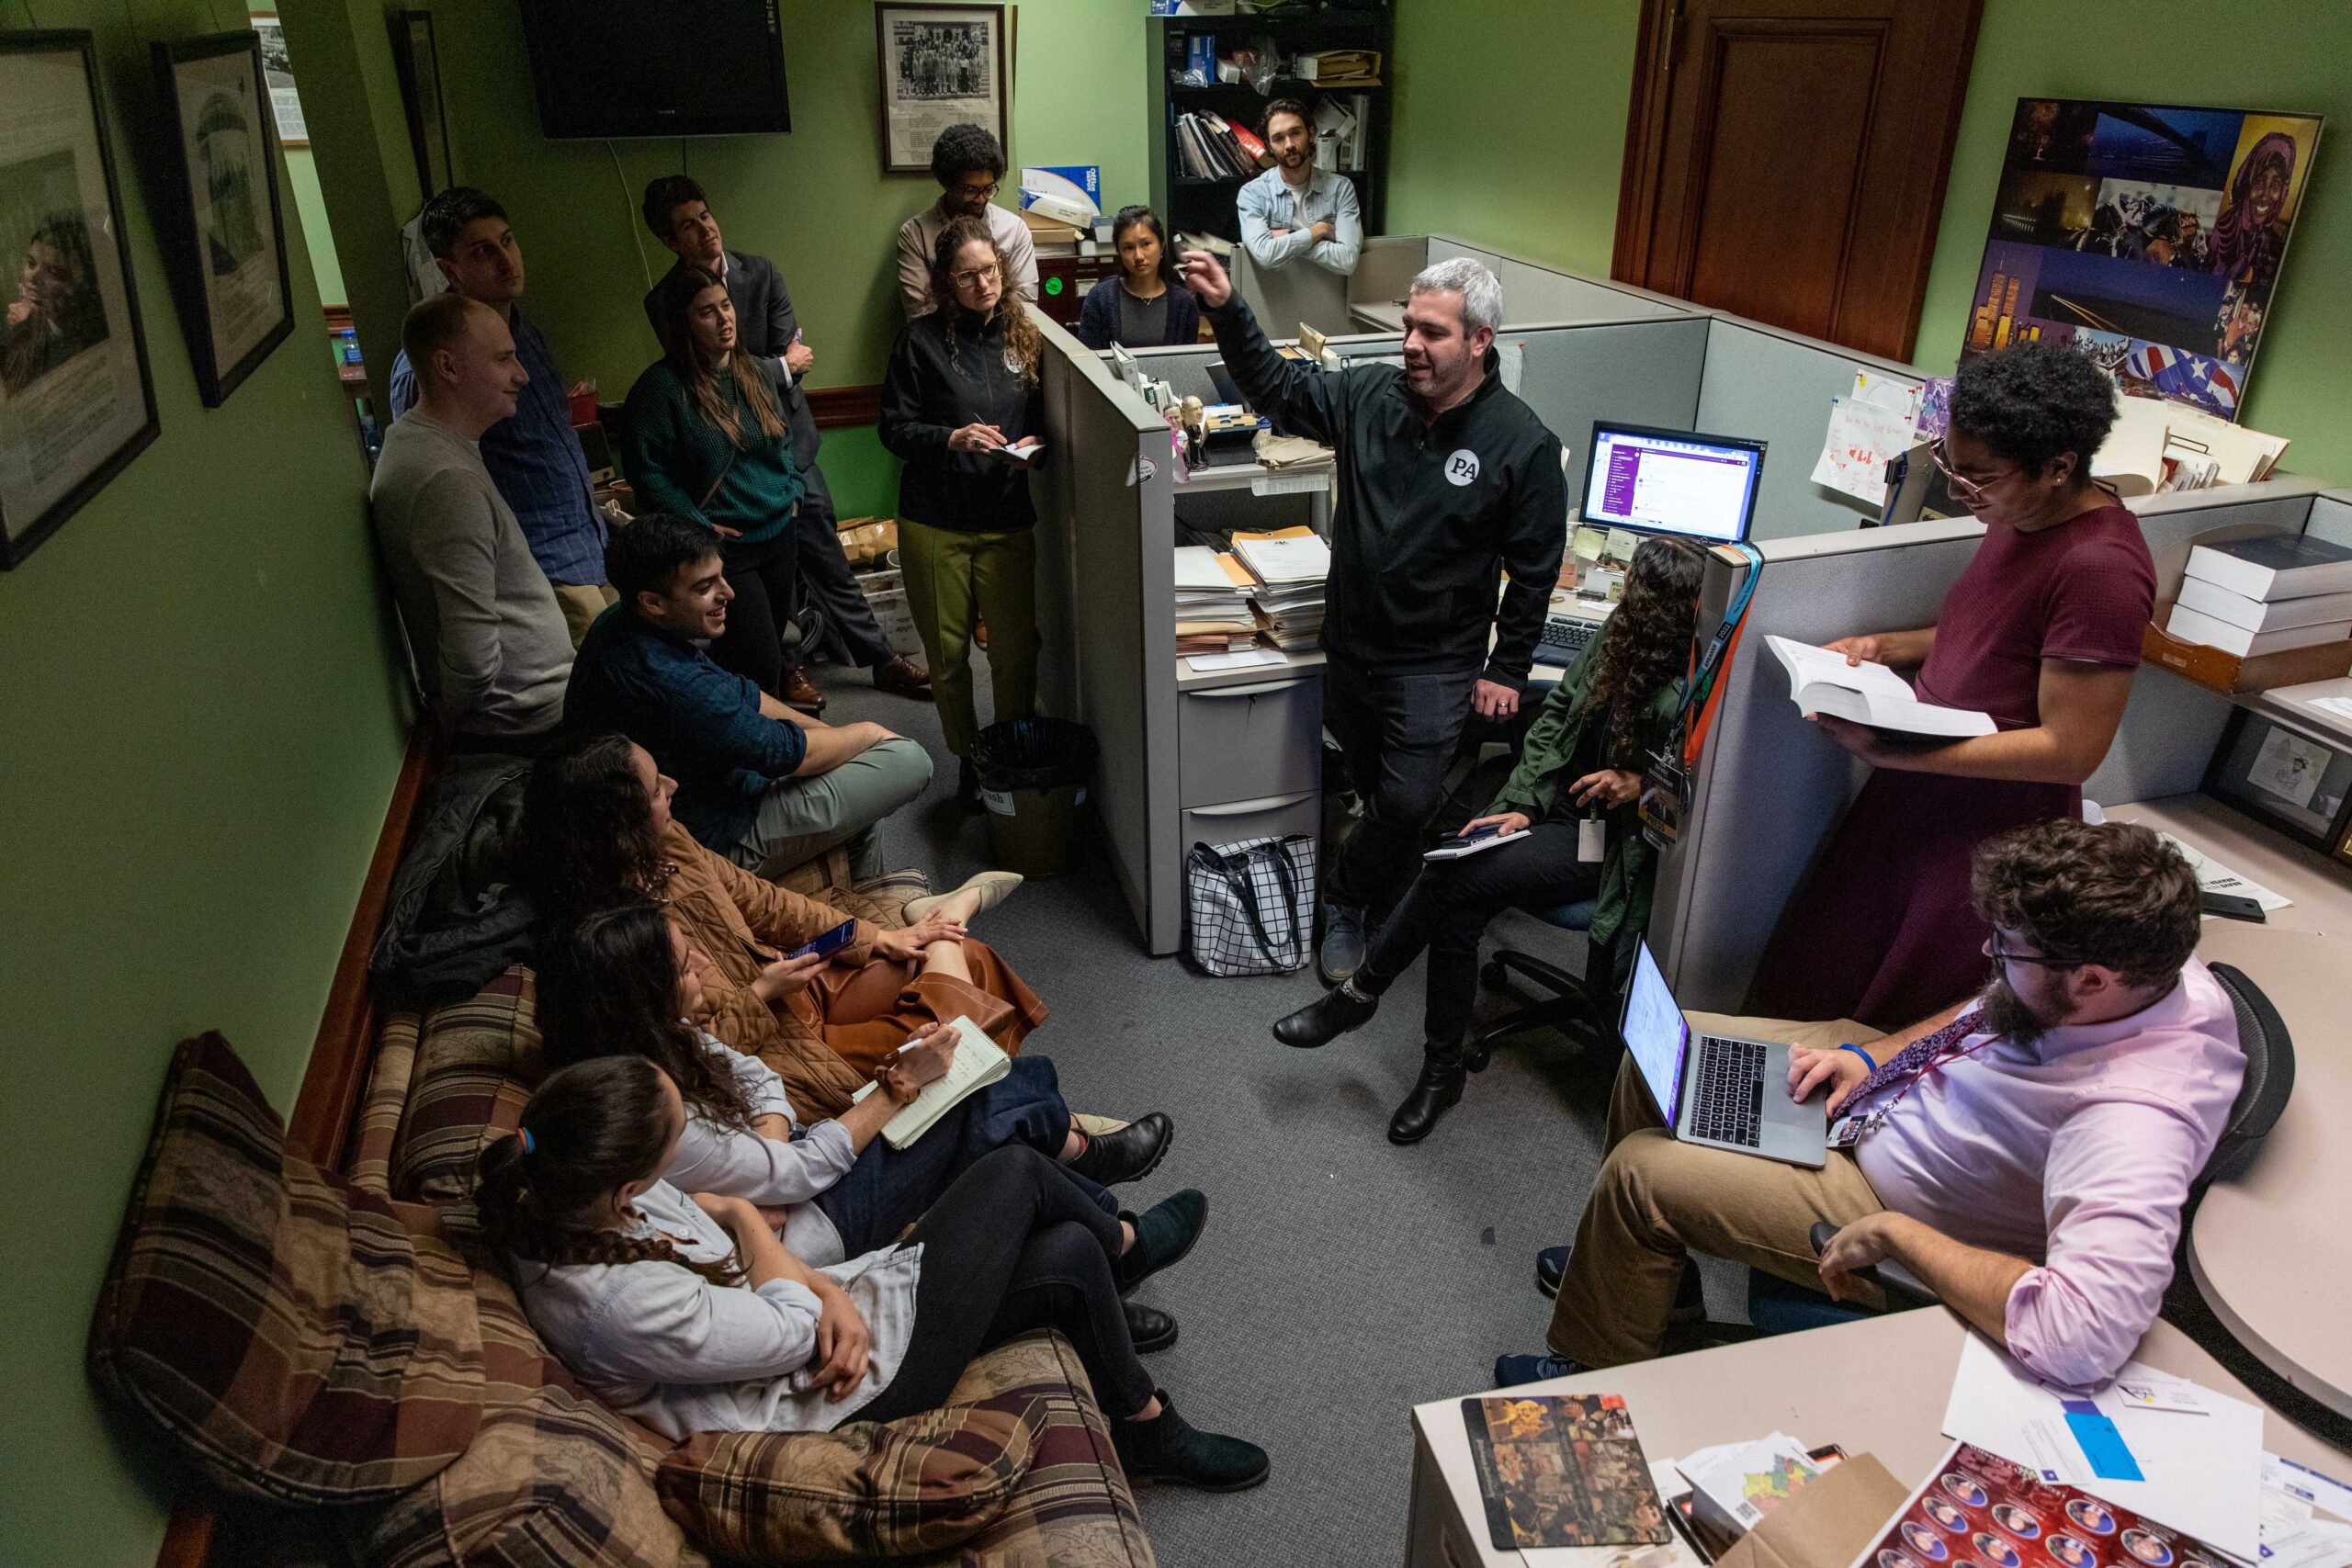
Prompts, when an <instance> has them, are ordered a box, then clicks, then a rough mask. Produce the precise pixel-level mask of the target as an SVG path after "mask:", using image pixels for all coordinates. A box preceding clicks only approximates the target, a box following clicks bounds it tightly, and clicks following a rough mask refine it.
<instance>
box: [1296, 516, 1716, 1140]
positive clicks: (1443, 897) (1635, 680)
mask: <svg viewBox="0 0 2352 1568" xmlns="http://www.w3.org/2000/svg"><path fill="white" fill-rule="evenodd" d="M1705 564H1706V557H1705V555H1704V554H1703V552H1702V551H1701V549H1700V548H1699V547H1697V546H1695V545H1693V544H1691V543H1690V542H1689V541H1688V540H1683V539H1676V538H1654V539H1645V540H1644V541H1643V542H1642V544H1641V547H1639V548H1637V549H1636V550H1634V559H1633V563H1632V565H1631V566H1630V567H1629V568H1628V569H1627V570H1626V573H1625V597H1624V601H1623V603H1622V604H1619V605H1618V606H1617V609H1616V611H1615V612H1614V613H1613V614H1611V615H1610V617H1609V621H1608V625H1607V626H1606V627H1605V629H1604V630H1603V631H1602V632H1601V635H1600V636H1599V637H1595V638H1594V639H1593V640H1592V641H1591V642H1590V643H1589V644H1587V645H1586V647H1585V650H1584V652H1583V653H1581V654H1580V655H1578V656H1577V661H1576V663H1574V664H1573V665H1571V666H1569V668H1568V671H1567V672H1566V674H1565V675H1563V676H1561V678H1560V683H1559V684H1558V685H1557V686H1555V687H1554V688H1553V690H1552V694H1551V695H1550V696H1548V697H1546V698H1545V699H1544V706H1543V708H1542V710H1541V711H1540V712H1538V713H1537V714H1536V716H1535V719H1534V722H1533V723H1532V724H1531V725H1530V726H1529V727H1528V730H1527V738H1526V739H1525V740H1523V741H1522V742H1521V745H1520V753H1519V765H1518V766H1517V767H1516V768H1514V769H1513V770H1512V771H1511V775H1510V779H1509V780H1508V781H1507V782H1506V783H1505V784H1503V787H1502V789H1501V790H1500V791H1499V792H1498V793H1497V795H1495V798H1494V803H1493V804H1492V805H1490V806H1488V807H1487V815H1486V816H1484V817H1479V818H1475V819H1473V820H1472V821H1470V822H1468V823H1466V824H1464V827H1463V829H1462V831H1463V833H1464V835H1467V834H1468V833H1470V832H1471V831H1472V830H1473V829H1480V828H1493V829H1497V830H1498V831H1500V832H1504V833H1516V832H1521V831H1524V832H1525V833H1526V834H1527V837H1525V838H1524V839H1518V840H1513V841H1511V842H1510V843H1507V844H1504V845H1501V846H1500V847H1498V848H1496V849H1490V850H1484V851H1481V852H1478V853H1476V854H1474V855H1468V856H1465V857H1464V858H1463V859H1460V860H1446V861H1431V862H1426V863H1423V865H1422V867H1421V870H1420V874H1419V875H1417V876H1415V877H1414V879H1413V884H1412V886H1411V887H1409V888H1408V889H1407V891H1406V894H1405V897H1404V899H1403V901H1402V902H1401V903H1399V904H1398V905H1397V910H1396V913H1394V914H1393V915H1391V916H1390V917H1389V918H1388V920H1387V922H1386V923H1385V924H1384V925H1383V926H1382V927H1381V928H1380V932H1379V934H1378V935H1377V936H1376V937H1374V939H1373V942H1372V947H1371V950H1370V951H1369V952H1368V953H1366V954H1365V956H1364V963H1363V967H1362V968H1360V969H1358V970H1357V971H1356V972H1355V974H1354V975H1353V976H1351V977H1350V978H1348V979H1346V980H1344V981H1342V982H1340V984H1339V985H1337V986H1335V987H1332V988H1331V989H1330V990H1329V991H1328V992H1326V993H1324V995H1323V997H1322V998H1321V999H1320V1000H1317V1001H1315V1002H1311V1003H1309V1004H1308V1005H1307V1006H1306V1007H1304V1008H1301V1009H1300V1010H1298V1011H1296V1012H1295V1013H1292V1014H1290V1015H1289V1016H1288V1017H1286V1018H1284V1019H1283V1020H1282V1021H1280V1022H1278V1023H1276V1024H1275V1025H1274V1038H1275V1039H1277V1040H1280V1041H1281V1042H1282V1043H1283V1044H1285V1045H1299V1046H1313V1045H1321V1044H1325V1043H1329V1041H1331V1040H1333V1039H1335V1038H1336V1037H1338V1036H1339V1035H1340V1034H1343V1033H1345V1032H1347V1031H1349V1030H1351V1029H1355V1028H1358V1027H1360V1026H1361V1025H1363V1023H1365V1022H1367V1021H1370V1020H1371V1018H1372V1015H1373V1013H1374V1010H1377V1009H1378V1007H1379V1005H1380V995H1381V993H1382V992H1384V991H1385V990H1386V989H1387V988H1388V987H1390V986H1392V985H1394V984H1395V983H1396V981H1397V976H1399V975H1401V974H1403V973H1404V972H1405V969H1406V968H1407V966H1408V965H1409V964H1411V963H1412V962H1413V960H1414V959H1415V958H1417V957H1419V955H1420V952H1421V950H1422V949H1423V948H1427V949H1429V953H1430V973H1429V987H1428V999H1427V1002H1426V1004H1425V1011H1424V1020H1425V1023H1426V1027H1427V1029H1428V1036H1427V1043H1426V1044H1425V1045H1424V1046H1423V1050H1424V1052H1425V1053H1426V1056H1427V1059H1426V1061H1425V1062H1424V1063H1423V1065H1422V1067H1421V1077H1420V1082H1419V1083H1418V1084H1416V1085H1415V1086H1414V1089H1413V1092H1412V1094H1411V1095H1410V1096H1408V1098H1407V1099H1406V1100H1405V1103H1404V1104H1403V1105H1401V1106H1399V1107H1398V1108H1397V1114H1396V1116H1395V1117H1394V1118H1393V1119H1392V1120H1391V1121H1390V1122H1389V1123H1388V1137H1389V1140H1390V1141H1391V1142H1392V1143H1399V1144H1412V1143H1419V1141H1420V1140H1421V1139H1423V1138H1425V1137H1427V1136H1429V1134H1430V1131H1431V1130H1432V1129H1434V1128H1435V1127H1436V1125H1437V1121H1438V1118H1439V1117H1440V1116H1442V1115H1443V1114H1444V1112H1445V1111H1446V1109H1447V1108H1448V1107H1449V1106H1451V1105H1453V1103H1454V1102H1455V1101H1456V1100H1460V1099H1461V1098H1462V1086H1463V1082H1464V1074H1465V1072H1466V1070H1467V1069H1466V1066H1465V1064H1464V1059H1463V1055H1462V1043H1463V1036H1464V1032H1466V1031H1467V1030H1468V1028H1469V1024H1470V1009H1471V1006H1472V1004H1473V1003H1474V1002H1475V1001H1476V999H1477V994H1478V938H1479V935H1480V933H1482V932H1483V931H1486V929H1487V922H1488V921H1490V920H1492V919H1494V918H1495V917H1496V916H1497V915H1498V914H1500V913H1501V912H1502V911H1503V910H1505V909H1507V908H1520V909H1529V910H1533V911H1536V912H1539V913H1540V912H1542V911H1544V910H1549V909H1556V908H1560V907H1561V906H1563V905H1566V904H1575V903H1578V902H1581V901H1582V900H1584V899H1588V898H1591V899H1597V900H1598V901H1599V905H1600V908H1598V909H1597V910H1596V911H1595V913H1594V915H1593V918H1592V925H1591V927H1590V929H1589V931H1587V932H1586V936H1587V938H1588V940H1589V941H1591V942H1594V943H1595V944H1600V943H1605V942H1610V941H1611V940H1613V939H1614V938H1615V937H1616V936H1617V935H1618V933H1619V932H1621V931H1639V930H1641V929H1642V928H1643V927H1644V926H1645V925H1646V924H1648V922H1649V909H1650V883H1651V877H1652V874H1653V873H1654V870H1655V867H1654V866H1653V864H1652V860H1651V855H1650V848H1649V844H1648V842H1647V841H1646V840H1644V839H1643V837H1642V830H1641V823H1640V819H1639V814H1638V812H1637V811H1636V809H1635V803H1636V802H1638V801H1639V800H1640V799H1641V795H1642V772H1643V769H1644V768H1645V767H1646V766H1647V765H1648V762H1649V758H1650V755H1651V754H1652V753H1653V752H1655V751H1656V750H1658V749H1659V747H1661V746H1662V745H1664V744H1665V743H1666V742H1667V740H1668V737H1669V734H1670V732H1671V731H1672V729H1673V728H1674V721H1675V716H1676V715H1677V714H1678V713H1679V712H1680V710H1681V703H1682V692H1683V684H1684V677H1685V676H1686V675H1687V673H1688V671H1689V670H1690V660H1691V637H1692V635H1693V632H1694V629H1695V627H1696V626H1697V623H1698V611H1699V579H1700V574H1701V572H1702V570H1703V569H1704V566H1705ZM1595 835H1597V836H1599V837H1600V840H1602V847H1601V848H1600V852H1599V853H1598V854H1594V853H1591V852H1590V850H1589V847H1588V840H1589V837H1591V836H1595ZM1482 1065H1483V1064H1482Z"/></svg>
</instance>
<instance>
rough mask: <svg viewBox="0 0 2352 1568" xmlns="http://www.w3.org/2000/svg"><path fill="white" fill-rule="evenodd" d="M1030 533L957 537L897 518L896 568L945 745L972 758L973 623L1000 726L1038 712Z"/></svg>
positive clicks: (1033, 551)
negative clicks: (983, 631)
mask: <svg viewBox="0 0 2352 1568" xmlns="http://www.w3.org/2000/svg"><path fill="white" fill-rule="evenodd" d="M899 570H900V571H901V572H902V573H903V574H904V578H905V581H906V585H907V612H908V614H909V615H912V616H913V617H914V623H915V632H916V635H918V636H920V637H922V650H923V654H924V656H925V657H926V658H927V659H928V660H929V661H930V664H931V690H932V694H933V696H935V697H936V698H937V699H938V702H939V728H940V732H941V734H942V735H943V736H944V738H945V739H946V741H947V749H948V750H950V751H953V752H954V753H956V756H958V757H967V756H969V755H971V750H972V738H973V737H974V736H976V735H978V733H979V728H980V724H979V718H978V715H977V714H976V713H975V712H974V711H973V707H972V626H973V622H974V620H975V618H976V617H977V619H978V620H980V621H984V622H986V623H987V624H988V628H989V689H990V691H991V693H992V694H993V695H994V696H995V698H996V717H997V721H998V722H999V723H1002V722H1003V721H1005V720H1007V719H1014V718H1027V717H1028V716H1031V715H1032V714H1034V713H1035V712H1036V711H1037V590H1036V571H1037V545H1036V539H1035V529H1032V528H1015V529H1012V530H1009V531H1007V532H1004V533H1001V534H959V533H956V531H954V530H953V529H948V528H933V527H929V526H926V525H923V524H921V523H913V522H909V521H907V520H905V519H903V518H901V519H900V520H899Z"/></svg>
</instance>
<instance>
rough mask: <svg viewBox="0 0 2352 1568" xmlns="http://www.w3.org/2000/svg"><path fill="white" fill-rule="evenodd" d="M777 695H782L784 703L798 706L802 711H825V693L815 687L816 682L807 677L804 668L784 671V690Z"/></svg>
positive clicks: (807, 674) (807, 673)
mask: <svg viewBox="0 0 2352 1568" xmlns="http://www.w3.org/2000/svg"><path fill="white" fill-rule="evenodd" d="M778 695H780V696H782V697H783V699H784V701H785V704H786V705H787V706H790V707H796V708H798V709H799V710H800V711H801V712H803V713H812V714H814V713H822V712H824V711H825V694H824V693H822V692H820V691H819V690H818V689H817V682H814V681H811V680H810V679H809V672H808V671H806V670H787V671H785V675H784V690H783V691H782V692H781V693H779V694H778Z"/></svg>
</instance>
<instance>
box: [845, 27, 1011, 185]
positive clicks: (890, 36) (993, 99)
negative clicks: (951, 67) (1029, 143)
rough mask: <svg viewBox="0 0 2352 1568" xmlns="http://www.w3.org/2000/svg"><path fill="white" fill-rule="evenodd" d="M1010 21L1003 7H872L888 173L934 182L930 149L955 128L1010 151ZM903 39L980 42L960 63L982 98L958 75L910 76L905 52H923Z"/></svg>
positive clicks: (878, 111) (884, 160)
mask: <svg viewBox="0 0 2352 1568" xmlns="http://www.w3.org/2000/svg"><path fill="white" fill-rule="evenodd" d="M1012 14H1013V8H1012V6H1009V5H1005V4H1002V3H1001V0H929V3H927V4H926V3H922V0H876V5H875V7H874V73H875V77H876V83H877V84H878V86H879V89H880V96H879V101H878V103H877V104H876V114H877V115H878V116H879V117H880V132H881V138H882V172H883V173H884V174H886V175H913V174H928V173H929V172H930V171H931V146H932V142H933V140H934V139H935V138H936V137H937V136H938V134H939V132H940V131H942V130H944V129H946V127H947V126H948V125H949V124H950V123H952V122H955V121H969V122H971V123H973V124H977V125H984V126H986V127H987V128H988V129H989V130H990V131H992V132H994V133H995V136H996V143H997V145H998V146H999V147H1001V148H1003V149H1006V150H1007V152H1008V154H1009V152H1010V150H1011V148H1012V60H1013V51H1012ZM902 33H904V34H924V33H939V34H944V35H955V38H956V43H957V44H959V45H970V44H973V43H975V42H977V48H975V49H971V50H969V51H968V55H969V57H968V59H966V60H964V61H963V62H962V68H963V70H964V71H966V72H967V73H974V74H978V75H980V76H981V77H982V79H981V80H979V81H978V82H976V83H974V84H972V85H973V86H977V88H978V90H977V91H972V90H969V89H968V88H967V87H965V86H960V85H957V84H956V82H955V81H954V80H953V79H952V73H950V74H948V75H943V76H942V77H941V78H940V79H938V80H936V81H932V80H921V79H917V78H915V77H910V76H909V75H908V74H907V72H906V70H905V69H904V68H903V67H904V60H903V53H904V51H905V50H907V49H910V48H919V47H921V46H920V45H919V44H918V43H916V42H914V41H912V40H911V39H909V38H907V37H902V36H901V35H902Z"/></svg>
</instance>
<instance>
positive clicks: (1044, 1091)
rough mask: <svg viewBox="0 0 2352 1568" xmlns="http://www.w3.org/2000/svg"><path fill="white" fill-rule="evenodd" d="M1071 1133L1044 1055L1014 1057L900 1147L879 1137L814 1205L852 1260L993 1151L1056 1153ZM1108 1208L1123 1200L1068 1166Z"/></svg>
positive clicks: (917, 1215)
mask: <svg viewBox="0 0 2352 1568" xmlns="http://www.w3.org/2000/svg"><path fill="white" fill-rule="evenodd" d="M1068 1137H1069V1105H1068V1104H1066V1103H1065V1102H1064V1101H1063V1100H1062V1096H1061V1090H1060V1089H1058V1088H1057V1086H1056V1083H1055V1079H1054V1065H1053V1063H1051V1062H1049V1061H1047V1060H1046V1058H1045V1057H1043V1056H1015V1057H1014V1058H1013V1059H1012V1072H1010V1073H1008V1074H1006V1075H1005V1076H1004V1077H1002V1078H1001V1079H999V1080H998V1081H997V1082H995V1083H992V1084H990V1085H989V1087H988V1088H986V1089H982V1090H980V1091H979V1092H978V1094H975V1095H973V1096H972V1097H971V1098H970V1099H968V1100H965V1101H964V1102H963V1103H962V1104H961V1105H958V1106H957V1107H956V1109H955V1110H954V1111H950V1112H948V1114H947V1116H946V1117H945V1119H944V1120H943V1121H942V1122H940V1123H939V1124H938V1125H937V1126H935V1127H933V1128H932V1129H931V1131H930V1132H928V1133H925V1134H923V1135H922V1137H920V1138H917V1139H916V1140H915V1141H914V1142H913V1143H912V1144H910V1145H908V1146H907V1147H905V1148H903V1149H894V1148H892V1147H891V1146H890V1145H889V1144H888V1142H887V1141H885V1140H884V1139H881V1138H876V1139H875V1140H874V1141H873V1142H871V1143H869V1144H867V1145H865V1148H863V1149H861V1150H859V1151H858V1156H857V1163H856V1164H855V1165H854V1166H852V1167H850V1168H849V1174H848V1175H847V1176H844V1177H842V1179H840V1180H839V1181H837V1182H835V1183H833V1185H832V1186H831V1187H829V1188H827V1189H825V1190H824V1191H822V1192H820V1193H818V1194H817V1198H816V1203H817V1207H818V1208H819V1209H820V1210H822V1211H823V1212H824V1215H825V1217H826V1218H827V1219H829V1220H831V1221H832V1222H833V1228H834V1229H835V1230H837V1231H839V1232H841V1233H842V1251H843V1252H845V1253H846V1254H847V1255H848V1256H850V1257H852V1258H855V1257H857V1256H858V1255H859V1254H861V1253H865V1252H871V1251H873V1250H874V1249H875V1248H876V1247H888V1246H889V1245H890V1243H892V1242H894V1241H896V1240H898V1239H899V1232H900V1231H903V1230H905V1229H906V1228H907V1227H908V1226H909V1225H910V1224H914V1223H915V1221H917V1220H919V1219H921V1218H922V1216H923V1213H924V1211H926V1210H928V1209H929V1208H930V1207H931V1206H932V1204H933V1203H935V1202H937V1201H939V1195H940V1194H941V1193H943V1192H944V1191H946V1190H947V1189H948V1187H949V1186H950V1185H952V1184H953V1183H954V1182H955V1180H956V1178H957V1177H959V1176H961V1175H963V1174H964V1172H965V1171H967V1170H968V1169H970V1168H972V1167H973V1166H974V1165H976V1164H978V1162H979V1160H980V1157H981V1156H983V1155H986V1154H988V1153H989V1151H990V1150H992V1149H1001V1148H1004V1147H1006V1146H1008V1145H1013V1144H1020V1145H1025V1146H1027V1147H1029V1148H1033V1149H1035V1150H1037V1151H1038V1152H1039V1153H1041V1154H1043V1155H1044V1156H1046V1158H1047V1159H1057V1158H1058V1157H1059V1156H1060V1155H1061V1152H1062V1144H1063V1142H1064V1140H1066V1139H1067V1138H1068ZM1067 1174H1068V1175H1069V1179H1071V1180H1072V1181H1074V1182H1076V1183H1078V1186H1079V1189H1080V1190H1081V1191H1083V1192H1084V1193H1085V1194H1086V1195H1087V1196H1088V1197H1089V1198H1091V1199H1092V1200H1093V1201H1094V1203H1095V1206H1096V1207H1098V1208H1100V1209H1101V1210H1102V1211H1103V1213H1106V1214H1110V1215H1113V1216H1114V1217H1115V1216H1116V1215H1117V1214H1118V1212H1119V1204H1118V1201H1117V1200H1116V1199H1114V1198H1113V1197H1112V1196H1111V1193H1110V1190H1109V1189H1107V1188H1104V1187H1100V1186H1097V1185H1096V1184H1095V1183H1093V1182H1091V1181H1089V1180H1088V1179H1086V1178H1084V1177H1082V1176H1080V1175H1079V1174H1078V1173H1077V1172H1076V1171H1069V1172H1067Z"/></svg>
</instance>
